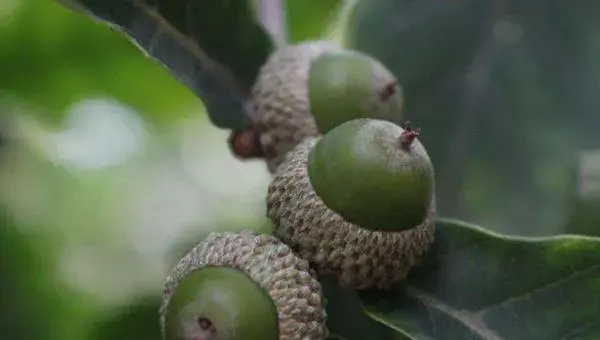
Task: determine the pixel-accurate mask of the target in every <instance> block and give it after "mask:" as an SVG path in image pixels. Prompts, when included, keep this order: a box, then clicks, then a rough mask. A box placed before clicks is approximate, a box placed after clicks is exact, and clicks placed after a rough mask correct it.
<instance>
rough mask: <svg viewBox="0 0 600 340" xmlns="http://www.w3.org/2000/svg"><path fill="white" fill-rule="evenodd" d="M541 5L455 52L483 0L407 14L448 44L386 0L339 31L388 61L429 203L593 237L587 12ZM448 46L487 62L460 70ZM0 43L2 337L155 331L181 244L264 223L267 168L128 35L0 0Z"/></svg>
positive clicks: (297, 24) (594, 74) (303, 24)
mask: <svg viewBox="0 0 600 340" xmlns="http://www.w3.org/2000/svg"><path fill="white" fill-rule="evenodd" d="M384 2H386V1H380V3H384ZM338 3H339V1H325V0H322V1H304V2H303V1H290V2H289V5H290V13H294V16H292V17H290V23H291V25H292V27H293V30H292V32H291V37H292V40H293V41H300V40H304V39H308V38H314V37H318V36H319V35H320V34H321V32H322V28H323V26H324V23H325V22H326V21H327V22H328V19H329V18H330V13H329V11H330V10H331V9H332V8H335V7H336V6H337V4H338ZM457 3H475V1H471V2H468V1H458V2H457ZM551 3H552V2H548V4H551ZM515 6H516V7H518V5H515ZM544 6H545V7H544ZM544 6H541V5H540V6H533V7H532V6H529V7H527V6H524V7H523V8H521V9H520V10H519V11H518V12H515V13H517V14H513V15H507V16H504V17H501V18H497V17H495V19H494V20H496V24H495V25H493V29H492V30H490V34H492V38H493V39H494V41H495V42H496V43H495V44H494V45H493V46H495V47H494V48H492V49H490V48H483V47H481V46H482V45H480V44H478V45H477V46H479V47H481V48H479V49H478V51H480V52H481V51H483V52H481V53H479V52H477V51H475V50H474V51H472V52H469V53H468V55H466V56H462V55H460V56H457V54H456V53H454V52H452V51H455V50H456V46H463V47H464V48H463V49H461V50H469V48H470V47H469V46H471V45H469V44H468V42H469V39H467V38H465V37H464V36H463V35H461V34H462V33H461V34H459V33H460V32H459V33H457V34H453V31H452V30H451V29H448V27H461V28H462V29H464V30H467V31H469V32H475V33H476V37H475V38H476V40H477V41H480V40H481V36H479V32H483V30H479V29H478V26H477V25H479V24H481V23H480V22H479V21H477V20H472V18H479V17H480V16H478V15H483V16H482V18H485V15H484V14H482V13H487V12H486V10H487V8H486V6H483V7H482V6H479V5H477V6H471V7H472V8H469V10H472V11H473V12H468V11H465V13H467V14H468V16H465V17H464V18H463V19H464V21H457V20H459V19H460V17H459V18H458V19H457V18H454V19H453V20H450V21H449V22H444V21H443V20H442V19H443V18H442V19H440V18H437V19H435V18H436V17H435V15H437V14H436V13H435V11H433V12H427V11H424V10H422V9H420V8H416V7H415V8H413V9H412V10H414V12H410V11H409V12H408V13H412V14H411V15H412V16H410V18H421V19H422V18H423V15H425V14H427V15H429V16H431V17H432V18H434V19H435V20H437V21H436V22H441V23H442V24H440V25H438V26H436V27H433V28H431V27H428V28H427V29H423V30H421V31H422V32H425V31H426V32H429V33H428V34H434V33H435V32H436V31H435V30H438V31H437V32H438V33H437V34H438V37H444V35H442V34H439V31H440V30H441V31H444V32H447V35H446V36H445V38H444V39H438V40H439V41H438V43H440V41H444V40H447V41H450V42H454V45H450V46H446V45H443V44H442V45H439V44H438V45H435V46H430V45H427V44H424V43H423V40H418V39H417V40H415V39H413V38H412V37H410V36H403V35H402V34H401V33H402V32H404V31H402V30H403V29H405V28H406V27H411V26H410V25H414V22H411V19H410V18H409V19H408V20H407V22H408V24H407V26H406V27H404V28H402V27H400V26H398V24H397V22H398V20H401V19H402V17H401V16H392V17H390V16H389V15H388V16H387V17H386V16H385V15H384V14H385V13H384V12H386V11H385V10H383V11H384V12H382V13H378V12H377V10H373V11H370V12H369V10H364V11H363V12H362V13H366V14H364V15H362V16H355V17H353V20H354V21H353V22H354V23H355V24H354V26H355V27H358V26H360V27H375V28H376V29H379V31H375V32H371V33H368V32H367V33H365V32H362V31H361V32H356V33H355V34H354V35H353V36H354V37H355V39H354V41H353V44H355V46H359V47H361V49H364V50H366V51H369V52H372V53H373V54H374V55H376V56H377V57H379V58H381V59H382V60H383V61H384V62H385V63H386V64H387V65H389V66H390V68H392V70H393V71H394V72H395V73H396V74H398V75H399V76H400V78H401V82H402V84H403V85H404V86H405V91H406V96H407V114H408V117H410V118H411V119H413V120H414V121H416V122H417V124H418V125H420V126H422V127H424V128H425V129H424V131H425V134H424V136H423V140H424V143H425V145H426V146H427V147H428V150H429V151H430V154H431V156H432V158H433V159H434V161H435V162H438V163H439V166H438V164H437V163H436V171H437V172H438V175H439V178H441V179H442V180H440V185H439V186H438V190H439V191H440V192H442V194H441V196H440V202H441V206H442V213H443V214H444V215H446V216H449V217H459V218H463V219H466V220H469V221H471V222H476V223H481V224H484V225H485V226H487V227H489V228H490V229H492V230H495V231H498V232H505V233H512V234H523V235H548V234H557V233H566V232H573V233H575V232H577V233H585V234H597V235H600V227H598V226H599V225H600V222H599V221H600V218H598V213H597V211H598V210H599V209H598V207H600V204H599V203H598V202H600V199H598V197H599V196H600V194H599V191H600V190H599V188H600V179H599V178H598V173H600V156H598V154H599V151H597V150H598V148H600V135H597V134H596V131H597V130H598V129H599V128H600V115H599V112H598V109H599V108H600V98H598V90H599V88H600V81H599V79H600V24H599V23H598V22H595V23H594V20H592V19H593V18H592V16H591V14H590V13H594V11H593V10H591V9H590V8H588V7H593V6H594V5H590V6H588V7H581V8H575V7H574V6H572V8H570V9H564V8H562V9H561V8H559V7H557V6H554V7H552V9H553V10H555V11H554V12H544V11H542V10H541V9H540V8H545V9H548V8H549V7H548V6H546V5H544ZM413 7H414V6H413ZM550 7H551V6H550ZM555 7H556V8H555ZM382 8H384V7H381V8H379V10H382ZM444 8H446V7H444ZM448 8H450V7H447V8H446V12H448V10H447V9H448ZM540 11H541V12H540ZM534 12H535V13H538V14H536V15H537V16H535V17H534V18H533V17H527V15H529V14H531V13H534ZM387 13H394V12H393V11H389V8H388V10H387ZM415 13H416V14H415ZM419 13H421V14H420V15H421V17H419V15H418V14H419ZM444 13H445V12H444ZM528 13H529V14H528ZM540 13H541V14H540ZM557 13H559V14H557ZM595 13H598V12H595ZM413 14H414V15H413ZM438 14H439V13H438ZM442 14H443V13H442ZM442 14H439V15H442ZM369 18H371V19H369ZM373 18H375V19H373ZM469 18H471V19H469ZM523 18H525V19H526V22H527V23H530V24H531V25H530V26H531V27H527V26H523V25H520V24H516V23H517V22H519V21H520V20H524V19H523ZM326 19H327V20H326ZM434 19H432V20H434ZM369 20H371V21H369ZM373 20H375V21H373ZM482 20H484V19H482ZM551 20H554V21H551ZM520 22H521V23H522V21H520ZM357 25H358V26H357ZM444 25H450V26H444ZM390 27H394V29H396V31H394V29H390ZM548 27H550V28H551V29H550V30H546V29H547V28H548ZM430 28H431V30H430ZM540 28H544V29H540ZM536 29H537V31H536ZM531 31H533V32H534V35H533V39H534V40H527V39H532V38H531V35H528V33H527V32H531ZM394 32H395V33H394ZM431 32H433V33H431ZM523 32H526V33H523ZM535 32H537V33H535ZM386 34H396V35H395V36H386ZM535 34H538V36H536V35H535ZM549 34H550V38H548V35H549ZM557 36H560V37H562V39H563V40H557V39H554V38H555V37H557ZM522 37H525V39H521V38H522ZM536 37H538V38H539V39H538V38H536ZM542 37H546V38H548V39H549V40H543V38H542ZM553 37H554V38H553ZM411 39H412V40H411ZM452 39H454V40H452ZM535 39H538V40H535ZM390 41H392V42H393V43H390ZM427 41H429V40H427ZM532 41H534V42H536V43H534V44H532ZM548 41H550V42H554V43H555V44H548V43H547V42H548ZM403 43H405V44H412V45H410V46H414V47H415V48H414V50H413V51H412V52H411V51H409V50H407V49H404V50H399V49H401V48H403V46H404V45H403ZM461 44H462V45H461ZM522 44H525V45H527V46H534V48H533V51H534V52H535V53H533V54H531V53H529V52H530V51H531V50H530V49H528V48H523V47H522ZM484 45H485V44H484ZM382 46H385V48H384V47H382ZM536 46H538V47H539V46H541V47H539V48H536ZM442 48H443V49H442ZM536 53H537V54H536ZM440 55H441V56H444V58H442V59H443V61H448V62H447V63H446V64H447V65H446V64H444V63H443V62H440V60H437V59H435V58H437V57H438V56H440ZM540 55H541V56H542V57H544V58H540V59H536V58H537V57H539V56H540ZM411 56H412V58H411ZM446 56H447V58H446ZM434 57H435V58H434ZM461 58H463V59H465V60H468V61H469V65H473V64H472V62H473V60H483V61H482V62H479V63H475V67H471V66H470V67H469V69H468V70H470V71H472V72H466V71H465V67H464V65H463V64H462V63H461V62H455V61H456V60H461ZM478 58H479V59H478ZM0 60H1V61H2V62H1V63H0V204H1V206H0V216H1V217H2V218H1V219H0V339H31V340H38V339H52V340H55V339H56V340H58V339H60V340H81V339H96V340H101V339H128V338H139V339H146V340H152V339H159V338H160V337H159V332H158V322H157V320H158V318H157V315H156V314H157V308H158V304H159V298H160V290H161V289H162V281H163V279H164V276H165V274H166V272H167V270H168V269H169V268H170V266H171V265H172V264H173V262H174V261H175V260H176V259H177V258H178V256H180V255H181V254H182V253H184V252H185V251H186V250H187V249H189V248H190V247H191V246H192V245H194V244H195V243H196V242H197V241H198V240H199V239H201V238H202V237H203V236H204V235H206V233H208V232H210V231H213V230H225V229H227V230H234V229H241V228H250V229H255V230H260V231H265V232H268V231H269V230H270V228H271V225H270V222H269V221H268V220H267V218H266V217H265V209H264V194H265V190H266V186H267V184H268V181H269V175H268V173H267V171H266V168H265V166H264V165H263V164H262V163H261V162H260V161H255V162H245V163H242V162H240V161H238V160H236V159H234V158H233V156H232V155H231V154H230V152H229V149H228V147H227V144H226V142H225V141H226V138H227V136H228V134H229V132H228V131H225V130H219V129H216V128H215V127H213V126H212V125H211V124H210V123H209V120H208V118H207V116H206V114H205V112H204V110H203V106H202V103H201V101H200V100H199V99H198V98H197V97H195V96H194V95H193V94H192V93H191V91H189V90H188V89H187V88H185V87H184V86H183V85H181V84H179V83H178V82H176V81H175V80H174V78H173V77H172V76H171V75H170V74H169V73H168V72H166V71H165V70H164V69H163V68H162V67H161V66H159V65H158V64H157V63H155V62H153V61H151V60H149V59H147V58H144V56H143V55H142V53H140V51H139V50H137V48H136V47H134V46H133V45H132V44H131V43H130V42H129V41H128V40H127V39H125V38H124V37H122V36H121V35H119V34H117V33H115V32H113V31H111V30H110V29H108V28H107V27H106V26H104V25H102V24H98V23H95V22H92V21H91V20H90V19H88V18H87V17H84V16H82V15H79V14H76V13H73V12H71V11H69V10H67V9H65V8H63V7H61V6H60V5H58V4H57V3H55V2H54V1H50V0H2V1H1V2H0ZM416 60H418V62H419V63H421V64H419V65H416V64H415V63H416ZM411 63H412V64H411ZM442 64H443V65H442ZM440 65H442V66H443V67H444V69H443V70H442V69H441V68H436V67H438V66H439V67H442V66H440ZM481 65H484V66H485V65H488V67H492V69H491V70H492V71H493V72H492V71H490V69H487V71H486V67H484V66H481ZM489 65H491V66H489ZM417 66H418V67H417ZM423 69H425V70H429V71H427V72H430V71H431V70H433V71H435V72H433V71H431V72H433V73H427V72H426V73H424V74H419V73H418V71H419V70H423ZM482 70H483V71H482ZM415 72H416V73H415ZM482 74H483V75H484V76H483V78H482V77H481V75H482ZM490 74H491V76H490ZM486 75H487V76H486ZM465 77H466V78H465ZM490 79H491V80H490ZM456 84H461V85H460V86H461V89H462V88H463V87H462V86H463V85H464V89H465V91H463V92H464V93H466V95H465V94H464V93H463V92H460V93H459V91H458V90H457V88H458V86H456ZM473 88H475V89H484V90H483V91H479V92H478V91H475V92H474V93H473V91H472V90H473ZM465 98H466V99H465ZM473 98H475V99H478V100H473ZM453 110H454V111H453ZM481 112H487V114H485V115H483V114H481ZM461 113H462V114H461ZM465 131H466V132H470V133H468V134H467V135H469V136H471V137H470V138H466V139H465V134H466V132H465ZM452 141H454V143H452ZM451 147H452V148H451ZM449 148H451V149H449ZM448 150H451V151H452V152H453V153H449V152H448ZM448 154H450V155H452V157H451V158H447V157H446V156H447V155H448ZM467 169H468V171H467ZM467 178H468V179H469V181H468V183H467V182H466V181H465V179H467ZM507 183H509V184H507Z"/></svg>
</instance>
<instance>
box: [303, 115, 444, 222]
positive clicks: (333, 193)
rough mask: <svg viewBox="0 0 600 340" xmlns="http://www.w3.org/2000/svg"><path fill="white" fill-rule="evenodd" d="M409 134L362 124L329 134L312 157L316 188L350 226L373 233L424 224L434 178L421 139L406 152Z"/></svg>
mask: <svg viewBox="0 0 600 340" xmlns="http://www.w3.org/2000/svg"><path fill="white" fill-rule="evenodd" d="M403 131H404V130H403V129H402V128H401V127H400V126H398V125H396V124H394V123H391V122H387V121H383V120H376V119H357V120H353V121H350V122H346V123H344V124H342V125H340V126H338V127H336V128H334V129H333V130H331V131H329V132H328V133H327V134H325V135H324V136H323V137H322V138H321V139H320V140H319V141H318V142H317V143H316V144H315V146H314V147H313V149H312V150H311V152H310V153H309V156H308V175H309V178H310V182H311V184H312V186H313V189H314V190H315V192H316V193H317V195H318V196H319V197H320V198H321V199H322V200H323V202H324V203H325V205H326V206H327V207H329V208H330V209H331V210H333V211H335V212H337V213H338V214H340V215H341V216H342V217H344V219H346V220H347V221H348V222H351V223H354V224H356V225H358V226H360V227H363V228H366V229H372V230H386V231H402V230H407V229H412V228H414V227H416V226H417V225H419V224H420V223H421V222H423V220H424V219H425V217H426V216H427V213H428V209H429V205H430V202H431V199H432V197H433V190H434V184H433V183H434V173H433V166H432V165H431V161H430V159H429V156H428V155H427V152H426V151H425V149H424V148H423V146H422V145H421V144H420V143H419V141H418V140H415V141H414V142H413V144H412V146H411V147H410V148H409V151H406V150H404V149H402V148H401V147H400V144H399V138H400V135H401V134H402V132H403Z"/></svg>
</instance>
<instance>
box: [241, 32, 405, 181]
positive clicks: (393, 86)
mask: <svg viewBox="0 0 600 340" xmlns="http://www.w3.org/2000/svg"><path fill="white" fill-rule="evenodd" d="M402 103H403V102H402V94H401V90H400V87H399V86H398V82H397V80H396V78H395V77H394V76H393V74H392V73H391V72H390V71H389V70H387V69H386V68H385V66H383V65H382V64H381V63H380V62H379V61H377V60H375V59H374V58H372V57H370V56H368V55H366V54H363V53H361V52H357V51H345V50H343V49H342V48H341V47H340V46H338V45H336V44H335V43H333V42H329V41H307V42H303V43H300V44H297V45H291V46H285V47H281V48H279V49H278V50H276V51H275V52H274V53H273V54H272V55H271V56H270V57H269V59H268V60H267V61H266V63H265V64H264V65H263V67H262V68H261V70H260V71H259V74H258V76H257V79H256V81H255V84H254V86H253V88H252V94H251V100H250V104H251V105H250V108H251V109H250V111H251V115H252V120H253V124H254V126H253V129H255V130H256V131H257V134H258V140H259V144H260V145H261V147H262V154H263V156H264V157H265V159H266V161H267V167H268V169H269V171H270V172H271V173H274V172H275V171H276V169H277V167H278V166H279V164H281V162H282V161H283V160H284V157H285V156H286V154H287V153H288V152H290V151H292V150H293V149H294V147H296V146H297V145H298V144H299V143H300V142H301V141H302V140H303V139H304V138H305V137H316V136H319V135H320V134H322V133H325V132H327V131H328V130H330V129H331V128H333V127H334V126H337V125H339V124H341V123H343V122H345V121H348V120H351V119H354V118H360V117H374V118H381V119H389V120H398V119H400V116H401V109H402ZM315 118H316V119H315Z"/></svg>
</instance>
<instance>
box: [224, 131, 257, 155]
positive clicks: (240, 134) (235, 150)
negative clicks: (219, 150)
mask: <svg viewBox="0 0 600 340" xmlns="http://www.w3.org/2000/svg"><path fill="white" fill-rule="evenodd" d="M227 144H228V145H229V149H230V150H231V153H232V154H233V155H234V156H235V157H237V158H239V159H243V160H245V159H255V158H264V157H265V154H264V152H263V149H262V146H261V144H260V140H259V133H258V131H257V130H256V129H255V128H253V127H251V128H249V129H247V130H243V131H232V132H231V135H229V138H228V139H227Z"/></svg>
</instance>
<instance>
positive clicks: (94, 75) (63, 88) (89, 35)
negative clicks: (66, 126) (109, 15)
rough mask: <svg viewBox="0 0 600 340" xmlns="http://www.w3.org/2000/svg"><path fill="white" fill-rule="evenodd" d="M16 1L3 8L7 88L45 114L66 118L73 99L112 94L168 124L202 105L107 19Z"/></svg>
mask: <svg viewBox="0 0 600 340" xmlns="http://www.w3.org/2000/svg"><path fill="white" fill-rule="evenodd" d="M8 3H9V4H12V5H7V6H6V7H7V8H6V9H3V10H2V12H0V15H1V18H2V19H1V20H2V23H1V24H0V55H2V61H3V62H2V63H1V64H0V74H2V77H1V78H0V93H4V94H5V95H6V94H8V95H14V96H18V97H19V98H21V99H23V100H26V101H27V102H28V103H30V104H32V105H36V106H39V107H41V108H43V110H42V111H40V112H39V114H38V116H37V118H38V119H42V120H43V121H45V122H53V123H59V122H60V121H61V118H62V117H63V115H64V112H65V110H66V108H67V107H69V106H70V105H71V104H72V103H73V102H76V101H78V100H81V99H85V98H89V97H102V96H111V97H114V98H116V99H118V100H119V101H121V102H122V103H123V104H125V105H129V106H132V107H134V108H136V109H138V110H139V111H140V112H143V114H144V115H145V117H146V118H148V119H149V121H150V122H152V123H154V124H156V125H155V126H165V125H168V124H171V123H173V122H174V121H176V118H177V116H179V118H181V117H182V114H183V113H184V112H185V109H189V108H191V107H197V106H199V105H201V102H200V100H199V99H198V98H196V97H195V96H194V95H193V94H192V93H191V92H190V91H189V90H188V89H187V88H185V87H184V86H183V85H181V84H179V83H178V82H177V81H176V80H175V79H174V78H173V76H171V75H170V74H169V73H168V72H165V70H164V69H163V68H162V67H161V66H160V65H158V64H156V63H155V62H154V61H151V60H149V59H147V58H144V57H143V56H142V55H141V54H140V52H139V50H138V49H137V48H136V47H135V46H133V45H132V44H131V43H130V42H129V40H128V39H126V38H125V37H124V36H121V35H118V34H116V33H115V32H113V31H111V30H109V29H108V28H107V27H106V26H105V25H104V24H100V23H97V22H93V21H91V20H90V19H89V18H87V17H86V16H83V15H80V14H76V13H73V12H72V11H70V10H69V9H67V8H65V7H63V6H61V5H59V4H58V3H56V2H54V1H48V0H26V1H25V0H10V1H8ZM0 6H4V5H0ZM0 8H2V7H0Z"/></svg>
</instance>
